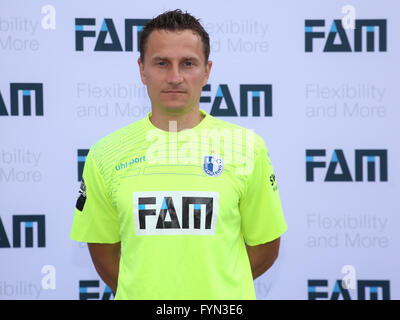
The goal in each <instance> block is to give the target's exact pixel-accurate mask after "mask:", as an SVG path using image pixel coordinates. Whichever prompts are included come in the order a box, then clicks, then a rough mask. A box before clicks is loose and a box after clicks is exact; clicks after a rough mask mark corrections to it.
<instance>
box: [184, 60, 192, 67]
mask: <svg viewBox="0 0 400 320" xmlns="http://www.w3.org/2000/svg"><path fill="white" fill-rule="evenodd" d="M191 66H193V62H191V61H186V62H185V67H191Z"/></svg>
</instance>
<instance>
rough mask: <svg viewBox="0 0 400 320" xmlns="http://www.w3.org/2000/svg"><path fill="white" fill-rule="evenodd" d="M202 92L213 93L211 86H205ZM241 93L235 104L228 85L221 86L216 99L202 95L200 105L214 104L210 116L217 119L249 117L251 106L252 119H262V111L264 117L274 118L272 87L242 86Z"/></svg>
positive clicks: (266, 85) (258, 85) (264, 85)
mask: <svg viewBox="0 0 400 320" xmlns="http://www.w3.org/2000/svg"><path fill="white" fill-rule="evenodd" d="M202 92H203V93H206V94H207V93H208V92H211V84H207V85H205V86H204V87H203V89H202ZM239 92H240V101H239V103H238V102H237V101H236V102H234V99H233V98H232V94H231V91H230V89H229V87H228V85H227V84H219V85H218V88H217V92H216V95H215V97H214V99H212V98H211V96H209V95H202V96H201V97H200V103H212V106H211V111H210V114H211V115H212V116H215V117H248V116H249V104H250V105H251V116H252V117H260V116H261V110H262V113H263V115H262V116H264V117H272V85H270V84H241V85H239ZM249 102H250V103H249ZM238 110H239V113H238Z"/></svg>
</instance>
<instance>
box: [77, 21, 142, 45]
mask: <svg viewBox="0 0 400 320" xmlns="http://www.w3.org/2000/svg"><path fill="white" fill-rule="evenodd" d="M149 21H150V19H125V21H124V37H125V44H124V47H123V46H122V44H121V31H120V32H119V33H118V32H117V28H116V27H115V24H114V21H113V19H103V20H102V22H101V27H100V30H99V31H98V34H97V33H96V30H93V29H94V28H95V27H96V19H95V18H75V50H76V51H84V50H85V47H86V46H85V45H84V44H85V38H95V39H96V44H95V45H94V48H93V42H92V43H91V45H92V48H93V51H117V52H121V51H134V38H135V37H136V44H135V49H136V51H139V49H140V43H139V33H140V32H141V31H142V29H143V26H145V25H146V23H147V22H149ZM93 26H94V28H92V27H93ZM97 29H98V27H97ZM135 34H136V35H135ZM134 35H135V36H134ZM110 40H111V41H110Z"/></svg>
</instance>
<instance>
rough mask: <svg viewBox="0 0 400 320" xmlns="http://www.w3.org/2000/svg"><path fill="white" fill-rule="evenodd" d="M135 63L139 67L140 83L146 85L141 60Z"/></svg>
mask: <svg viewBox="0 0 400 320" xmlns="http://www.w3.org/2000/svg"><path fill="white" fill-rule="evenodd" d="M137 62H138V65H139V72H140V78H141V79H142V83H143V84H144V85H146V76H145V74H144V64H143V61H142V59H140V58H138V60H137Z"/></svg>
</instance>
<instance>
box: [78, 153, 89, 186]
mask: <svg viewBox="0 0 400 320" xmlns="http://www.w3.org/2000/svg"><path fill="white" fill-rule="evenodd" d="M88 153H89V149H78V181H79V182H80V181H82V174H83V168H84V167H85V162H86V157H87V155H88Z"/></svg>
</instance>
